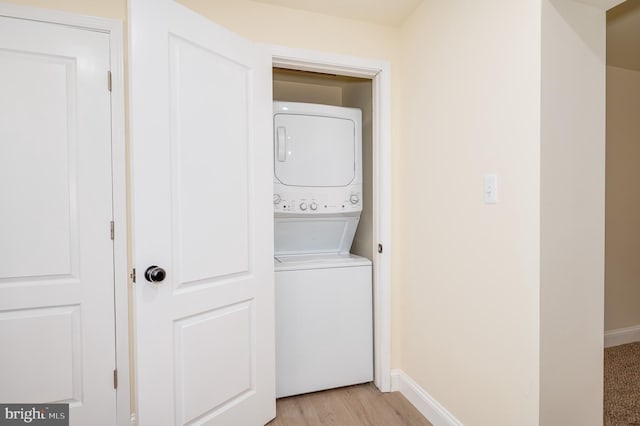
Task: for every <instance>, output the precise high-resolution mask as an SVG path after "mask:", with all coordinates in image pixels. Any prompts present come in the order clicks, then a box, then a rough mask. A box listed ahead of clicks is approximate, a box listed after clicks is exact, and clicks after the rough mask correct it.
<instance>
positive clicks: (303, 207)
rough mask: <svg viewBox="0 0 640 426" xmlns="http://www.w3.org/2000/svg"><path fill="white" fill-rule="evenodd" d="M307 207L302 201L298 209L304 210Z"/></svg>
mask: <svg viewBox="0 0 640 426" xmlns="http://www.w3.org/2000/svg"><path fill="white" fill-rule="evenodd" d="M306 209H307V203H305V202H302V203H300V210H302V211H305V210H306Z"/></svg>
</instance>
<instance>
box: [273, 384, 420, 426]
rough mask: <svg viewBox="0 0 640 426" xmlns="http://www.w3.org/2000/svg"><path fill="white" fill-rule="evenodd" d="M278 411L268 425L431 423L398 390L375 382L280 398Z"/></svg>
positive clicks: (342, 425) (413, 424)
mask: <svg viewBox="0 0 640 426" xmlns="http://www.w3.org/2000/svg"><path fill="white" fill-rule="evenodd" d="M276 411H277V413H276V414H277V416H276V418H275V419H273V420H272V421H271V422H269V423H267V425H268V426H316V425H332V426H360V425H363V426H394V425H411V426H431V423H429V422H428V421H427V419H425V418H424V417H423V416H422V414H420V413H419V412H418V410H416V409H415V407H414V406H413V405H411V404H410V403H409V401H407V400H406V399H405V397H404V396H402V395H401V394H400V393H399V392H390V393H382V392H380V391H379V390H378V389H377V388H376V387H375V385H374V384H373V383H365V384H363V385H355V386H347V387H344V388H338V389H331V390H328V391H323V392H314V393H309V394H305V395H298V396H290V397H288V398H281V399H278V400H277V401H276Z"/></svg>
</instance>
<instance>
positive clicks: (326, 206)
mask: <svg viewBox="0 0 640 426" xmlns="http://www.w3.org/2000/svg"><path fill="white" fill-rule="evenodd" d="M273 128H274V158H273V169H274V177H273V194H274V195H273V205H274V227H275V236H274V237H275V254H276V256H279V255H297V254H321V253H342V254H346V253H349V250H350V248H351V244H352V242H353V237H354V235H355V232H356V228H357V226H358V221H359V219H360V213H361V212H362V113H361V111H360V110H359V109H356V108H344V107H336V106H330V105H318V104H309V103H297V102H274V105H273Z"/></svg>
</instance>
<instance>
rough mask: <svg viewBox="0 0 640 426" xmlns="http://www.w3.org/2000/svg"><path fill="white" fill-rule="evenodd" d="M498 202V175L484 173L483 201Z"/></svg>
mask: <svg viewBox="0 0 640 426" xmlns="http://www.w3.org/2000/svg"><path fill="white" fill-rule="evenodd" d="M497 202H498V176H496V175H484V203H485V204H496V203H497Z"/></svg>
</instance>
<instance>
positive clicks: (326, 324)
mask: <svg viewBox="0 0 640 426" xmlns="http://www.w3.org/2000/svg"><path fill="white" fill-rule="evenodd" d="M273 99H274V113H273V120H274V122H273V124H274V127H273V128H274V135H273V143H274V195H273V197H274V198H273V203H274V233H275V235H274V240H275V246H274V253H275V259H274V267H275V297H276V396H277V397H285V396H289V395H296V394H301V393H307V392H314V391H318V390H323V389H330V388H334V387H340V386H347V385H352V384H357V383H364V382H369V381H372V380H373V286H372V280H373V276H372V260H373V259H374V250H373V211H372V206H373V202H372V201H373V200H372V197H373V190H372V182H373V179H372V173H373V171H372V164H373V158H372V156H373V152H372V151H373V150H372V84H371V80H368V79H361V78H354V77H346V76H337V75H328V74H320V73H313V72H304V71H296V70H289V69H281V68H274V69H273Z"/></svg>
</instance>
